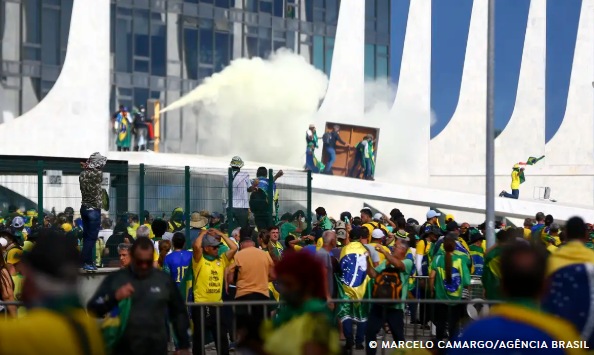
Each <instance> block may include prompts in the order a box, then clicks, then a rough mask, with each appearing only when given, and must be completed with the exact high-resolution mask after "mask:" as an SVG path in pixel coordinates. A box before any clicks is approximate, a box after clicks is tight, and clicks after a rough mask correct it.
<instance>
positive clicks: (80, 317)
mask: <svg viewBox="0 0 594 355" xmlns="http://www.w3.org/2000/svg"><path fill="white" fill-rule="evenodd" d="M72 317H73V318H74V320H76V321H77V322H78V323H79V324H80V326H81V327H82V328H83V329H84V331H85V333H86V334H87V339H88V342H89V348H90V353H91V354H92V355H104V354H105V348H104V345H103V337H102V336H101V333H100V332H99V327H98V326H97V321H96V320H95V319H93V318H91V317H89V316H88V315H87V313H86V312H85V311H84V310H83V309H78V310H76V311H74V312H73V313H72ZM19 339H20V340H19ZM80 344H81V343H80V341H79V339H78V334H76V333H75V330H74V328H73V326H72V325H71V324H70V323H69V322H68V320H67V319H66V318H65V317H64V316H63V315H61V314H59V313H57V312H54V311H50V310H48V309H43V308H34V309H31V310H29V311H28V312H27V316H26V317H24V318H21V319H18V320H16V321H0V354H15V355H17V354H18V355H37V354H47V353H48V352H50V353H52V354H61V355H80V354H82V353H83V351H82V349H81V345H80Z"/></svg>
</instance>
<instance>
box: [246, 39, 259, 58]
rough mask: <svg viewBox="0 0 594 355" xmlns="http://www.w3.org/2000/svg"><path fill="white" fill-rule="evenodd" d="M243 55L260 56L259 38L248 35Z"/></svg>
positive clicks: (249, 56)
mask: <svg viewBox="0 0 594 355" xmlns="http://www.w3.org/2000/svg"><path fill="white" fill-rule="evenodd" d="M243 56H244V57H248V58H252V57H257V56H258V38H255V37H246V39H245V47H244V54H243Z"/></svg>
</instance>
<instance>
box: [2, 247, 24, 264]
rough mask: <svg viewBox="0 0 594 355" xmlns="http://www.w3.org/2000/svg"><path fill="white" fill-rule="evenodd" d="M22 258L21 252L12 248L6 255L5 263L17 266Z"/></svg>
mask: <svg viewBox="0 0 594 355" xmlns="http://www.w3.org/2000/svg"><path fill="white" fill-rule="evenodd" d="M22 258H23V251H22V250H21V249H18V248H12V249H10V250H9V251H8V253H6V262H7V263H8V264H13V265H14V264H17V263H18V262H19V261H21V259H22Z"/></svg>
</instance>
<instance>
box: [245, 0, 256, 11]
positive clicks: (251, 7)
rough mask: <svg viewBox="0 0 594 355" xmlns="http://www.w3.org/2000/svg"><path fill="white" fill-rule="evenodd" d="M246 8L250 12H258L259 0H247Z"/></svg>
mask: <svg viewBox="0 0 594 355" xmlns="http://www.w3.org/2000/svg"><path fill="white" fill-rule="evenodd" d="M245 9H246V10H247V11H249V12H258V0H245Z"/></svg>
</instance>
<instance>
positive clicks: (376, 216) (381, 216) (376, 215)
mask: <svg viewBox="0 0 594 355" xmlns="http://www.w3.org/2000/svg"><path fill="white" fill-rule="evenodd" d="M382 219H384V215H383V214H381V213H379V212H378V213H376V214H374V215H373V220H374V221H381V220H382Z"/></svg>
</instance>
